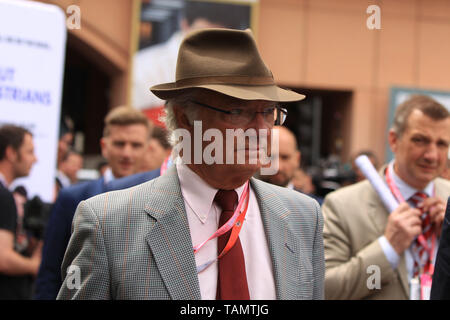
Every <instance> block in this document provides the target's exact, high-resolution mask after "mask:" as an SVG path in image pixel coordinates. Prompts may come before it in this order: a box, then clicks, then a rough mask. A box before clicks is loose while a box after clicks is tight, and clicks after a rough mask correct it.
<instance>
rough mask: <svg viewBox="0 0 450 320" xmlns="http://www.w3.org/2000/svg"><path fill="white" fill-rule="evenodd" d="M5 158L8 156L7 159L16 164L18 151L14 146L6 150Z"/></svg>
mask: <svg viewBox="0 0 450 320" xmlns="http://www.w3.org/2000/svg"><path fill="white" fill-rule="evenodd" d="M5 156H6V159H8V160H9V161H10V162H16V161H17V156H18V152H17V151H16V150H14V148H13V147H12V146H7V147H6V150H5Z"/></svg>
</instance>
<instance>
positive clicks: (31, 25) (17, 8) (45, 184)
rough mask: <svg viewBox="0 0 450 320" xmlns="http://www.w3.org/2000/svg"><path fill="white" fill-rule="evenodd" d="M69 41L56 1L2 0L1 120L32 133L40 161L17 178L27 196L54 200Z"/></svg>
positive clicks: (0, 122)
mask: <svg viewBox="0 0 450 320" xmlns="http://www.w3.org/2000/svg"><path fill="white" fill-rule="evenodd" d="M65 44H66V17H65V14H64V12H63V11H62V10H61V9H60V8H59V7H57V6H54V5H48V4H43V3H36V2H32V1H13V0H0V125H3V124H7V123H10V124H16V125H20V126H23V127H25V128H27V129H28V130H30V131H31V133H32V134H33V142H34V147H35V154H36V156H37V162H36V163H35V164H34V166H33V168H32V170H31V173H30V175H29V176H28V177H24V178H19V179H17V180H16V181H14V184H13V186H12V187H14V186H18V185H22V186H24V187H25V188H26V190H27V193H28V197H29V198H31V197H33V196H35V195H38V196H40V197H41V199H42V200H43V201H46V202H51V201H52V200H53V192H54V191H53V188H54V179H55V170H56V169H55V168H56V153H57V140H58V131H59V119H60V108H61V94H62V84H63V72H64V58H65Z"/></svg>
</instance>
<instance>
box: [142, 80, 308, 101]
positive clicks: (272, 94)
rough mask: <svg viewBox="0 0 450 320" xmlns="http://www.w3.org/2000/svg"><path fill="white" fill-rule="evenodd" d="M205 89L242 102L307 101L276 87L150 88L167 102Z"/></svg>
mask: <svg viewBox="0 0 450 320" xmlns="http://www.w3.org/2000/svg"><path fill="white" fill-rule="evenodd" d="M194 88H203V89H208V90H212V91H216V92H218V93H222V94H225V95H227V96H230V97H234V98H237V99H241V100H264V101H274V102H294V101H300V100H303V99H305V96H304V95H303V94H299V93H297V92H294V91H291V90H286V89H283V88H280V87H278V86H276V85H268V86H261V85H259V86H250V85H232V84H231V85H229V84H204V85H194V86H185V87H182V86H176V83H174V82H172V83H164V84H160V85H156V86H153V87H151V88H150V91H151V92H153V94H154V95H156V96H157V97H158V98H160V99H163V100H167V99H170V98H173V97H176V96H177V95H179V94H180V93H182V92H183V91H186V90H189V89H194Z"/></svg>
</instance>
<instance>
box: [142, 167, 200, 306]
mask: <svg viewBox="0 0 450 320" xmlns="http://www.w3.org/2000/svg"><path fill="white" fill-rule="evenodd" d="M144 210H145V211H146V212H147V213H148V214H149V215H150V216H151V217H152V218H153V219H155V220H156V221H155V223H154V224H153V225H152V227H151V230H150V232H149V233H148V234H147V236H146V240H147V243H148V245H149V246H150V249H151V252H152V254H153V256H154V259H155V262H156V264H157V266H158V270H159V272H160V274H161V277H162V279H163V281H164V284H165V286H166V288H167V290H168V292H169V294H170V296H171V298H172V299H176V300H178V299H200V298H201V294H200V285H199V282H198V277H197V270H196V265H195V257H194V252H193V249H192V240H191V235H190V231H189V225H188V221H187V217H186V211H185V207H184V200H183V197H182V194H181V189H180V185H179V181H178V175H177V171H176V167H175V166H173V167H172V168H170V169H169V170H168V171H167V172H166V174H165V175H163V176H161V177H160V178H158V179H157V180H155V182H154V186H153V188H152V190H151V197H150V200H149V201H148V202H147V204H146V206H145V208H144Z"/></svg>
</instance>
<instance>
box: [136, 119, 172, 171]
mask: <svg viewBox="0 0 450 320" xmlns="http://www.w3.org/2000/svg"><path fill="white" fill-rule="evenodd" d="M167 134H168V133H167V130H166V129H164V128H161V127H159V126H154V127H153V132H152V137H151V138H150V142H149V145H148V151H147V152H146V154H145V160H144V165H143V167H142V171H152V170H156V169H159V168H160V167H161V165H162V164H163V162H164V160H166V159H167V157H169V156H170V153H171V152H172V146H171V145H170V143H169V139H168V136H167Z"/></svg>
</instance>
